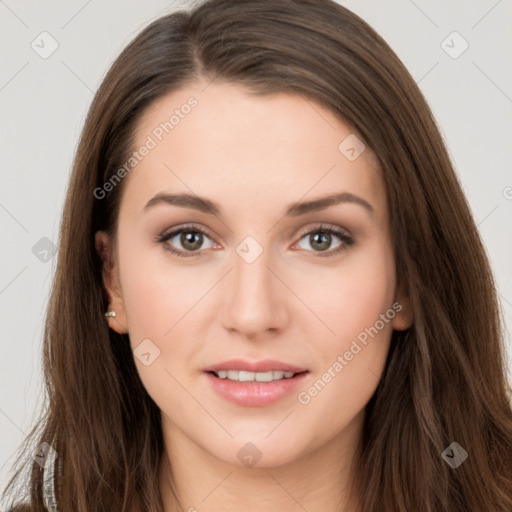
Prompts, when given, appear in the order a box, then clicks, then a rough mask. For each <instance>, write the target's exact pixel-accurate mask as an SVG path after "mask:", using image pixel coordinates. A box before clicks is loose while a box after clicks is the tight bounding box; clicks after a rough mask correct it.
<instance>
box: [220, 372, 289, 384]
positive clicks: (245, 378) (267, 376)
mask: <svg viewBox="0 0 512 512" xmlns="http://www.w3.org/2000/svg"><path fill="white" fill-rule="evenodd" d="M215 374H216V375H217V377H219V379H226V378H227V379H229V380H238V381H240V382H250V381H255V380H256V381H257V382H272V381H273V380H281V379H282V378H283V377H284V378H285V379H290V378H291V377H293V376H294V375H295V374H294V373H293V372H281V371H275V372H273V371H270V372H246V371H244V370H241V371H238V370H219V371H218V372H215Z"/></svg>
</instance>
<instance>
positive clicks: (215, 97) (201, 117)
mask: <svg viewBox="0 0 512 512" xmlns="http://www.w3.org/2000/svg"><path fill="white" fill-rule="evenodd" d="M360 139H361V137H360V136H358V135H357V134H356V133H355V132H354V130H353V129H352V128H351V127H350V126H349V125H347V124H346V123H345V122H344V121H342V120H341V119H340V118H339V117H338V116H336V115H335V114H334V113H333V112H331V111H330V110H328V109H326V108H325V107H323V106H321V105H319V104H318V103H315V102H314V101H312V100H311V99H307V98H305V97H303V96H301V95H299V94H289V93H274V94H270V95H258V96H256V95H254V94H252V93H251V92H250V91H248V90H247V89H245V88H243V87H241V86H239V85H235V84H225V83H223V84H216V83H212V84H210V85H207V84H204V83H196V84H191V85H189V86H187V87H184V88H182V89H179V90H177V91H174V92H172V93H169V94H167V95H166V96H164V97H162V98H160V99H158V100H156V101H155V102H154V103H153V104H152V105H150V107H149V108H148V109H147V110H146V112H145V113H144V115H143V116H142V118H141V119H140V121H139V123H138V126H137V131H136V137H135V148H134V149H135V150H137V149H139V148H141V147H143V146H144V145H148V141H151V143H150V144H151V146H152V149H151V150H150V151H149V152H148V154H147V156H145V157H144V158H143V159H142V160H141V161H140V162H139V163H138V164H137V166H136V168H135V169H134V170H133V172H131V173H130V176H129V179H128V181H129V182H132V184H131V185H129V184H126V186H127V187H128V188H129V189H131V192H129V193H130V195H131V196H134V194H136V195H137V196H139V197H140V198H141V200H144V199H146V201H147V199H148V196H150V195H151V194H155V193H157V192H159V191H161V190H162V189H164V188H166V189H168V190H171V191H172V190H175V189H176V188H178V189H179V190H180V191H187V192H189V193H196V194H198V195H201V196H210V195H211V194H212V193H213V191H217V192H219V193H221V195H220V196H219V197H218V200H219V201H222V202H226V201H230V202H232V203H235V202H237V201H238V202H240V206H242V205H243V204H245V205H247V204H248V201H250V202H251V201H253V200H257V199H258V198H261V197H262V196H264V197H265V198H266V199H267V200H268V202H269V204H270V203H275V202H276V201H277V202H279V203H286V204H288V203H289V202H293V201H297V200H299V199H300V198H302V197H304V198H305V199H309V198H314V196H318V195H321V194H325V193H332V192H341V191H348V192H351V193H357V194H360V195H364V196H366V198H367V199H372V201H373V202H375V201H376V202H377V203H378V202H381V203H383V202H385V196H384V187H383V182H382V178H381V171H380V169H379V165H378V159H377V158H376V156H375V155H374V154H373V152H372V151H371V150H370V149H369V148H365V149H364V151H362V153H361V154H360V156H358V157H357V158H355V159H354V158H353V157H354V155H355V156H357V153H358V152H359V151H360V150H361V149H362V147H363V146H361V145H360V144H361V142H363V141H361V140H360ZM352 148H354V150H355V152H354V151H351V149H352ZM347 149H348V150H349V152H348V153H347ZM349 157H350V158H349ZM135 184H136V185H135ZM187 189H188V190H187ZM217 195H218V194H217ZM377 207H378V205H377Z"/></svg>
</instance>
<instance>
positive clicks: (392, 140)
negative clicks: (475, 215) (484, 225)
mask: <svg viewBox="0 0 512 512" xmlns="http://www.w3.org/2000/svg"><path fill="white" fill-rule="evenodd" d="M44 366H45V368H44V370H45V375H46V385H47V390H48V394H49V401H48V409H47V413H46V414H45V416H44V418H42V421H41V423H40V425H39V429H37V428H36V429H35V430H34V431H33V433H32V439H34V440H35V442H34V443H33V444H34V445H35V446H37V447H38V448H37V449H36V451H35V452H33V453H29V454H28V457H27V458H26V459H23V458H22V459H20V472H19V473H18V475H15V477H14V478H13V480H12V481H11V486H10V489H8V491H11V492H14V490H15V489H18V491H20V490H21V491H22V492H23V491H24V490H26V489H27V488H28V489H29V492H28V495H27V496H26V497H25V499H22V498H20V494H19V493H18V494H17V495H16V499H15V500H13V501H14V502H13V503H12V506H14V505H16V506H15V508H14V509H13V510H32V511H38V512H39V511H42V510H45V507H46V508H47V509H49V510H60V511H67V510H74V511H80V512H89V511H95V512H97V511H103V510H105V511H107V510H108V511H113V510H115V511H127V512H131V511H142V510H148V511H149V510H151V511H153V510H159V511H165V512H174V511H178V510H189V511H193V510H199V511H201V510H212V511H216V510H223V511H229V510H235V509H236V510H239V509H243V510H248V511H267V510H275V509H277V508H281V509H283V510H287V511H292V510H308V511H317V510H339V511H345V512H355V511H358V512H359V511H364V512H369V511H386V512H387V511H390V512H391V511H393V512H397V511H400V512H405V511H414V512H418V511H425V512H440V511H450V512H452V511H465V512H466V511H475V512H476V511H482V510H486V511H496V512H505V511H510V510H512V457H511V455H512V411H511V406H510V387H509V385H508V383H507V380H506V372H505V365H504V349H503V336H502V331H501V326H500V318H499V314H498V305H497V299H496V291H495V288H494V284H493V278H492V274H491V271H490V268H489V263H488V261H487V258H486V256H485V252H484V249H483V247H482V244H481V242H480V239H479V235H478V233H477V229H476V226H475V223H474V221H473V219H472V217H471V215H470V210H469V208H468V205H467V202H466V200H465V198H464V196H463V194H462V191H461V188H460V185H459V183H458V181H457V178H456V176H455V173H454V170H453V167H452V164H451V162H450V160H449V157H448V154H447V151H446V148H445V147H444V144H443V141H442V138H441V136H440V134H439V131H438V129H437V127H436V124H435V122H434V120H433V117H432V114H431V112H430V110H429V108H428V106H427V104H426V102H425V100H424V98H423V97H422V95H421V93H420V91H419V89H418V87H417V86H416V84H415V82H414V80H413V79H412V78H411V76H410V75H409V73H408V72H407V71H406V70H405V68H404V66H403V65H402V64H401V62H400V61H399V59H398V58H397V57H396V55H395V54H394V53H393V52H392V50H391V49H390V48H389V46H388V45H387V44H386V43H385V42H384V41H383V40H382V39H381V38H380V37H379V36H378V35H377V34H376V33H375V32H374V31H373V30H372V29H371V28H370V27H369V26H368V25H367V24H366V23H365V22H364V21H362V20H361V19H360V18H358V17H357V16H356V15H354V14H353V13H351V12H350V11H348V10H347V9H345V8H343V7H341V6H339V5H337V4H335V3H333V2H330V1H329V0H325V1H314V0H298V1H289V0H286V1H285V0H278V1H273V2H261V1H255V0H242V1H237V2H235V1H231V0H230V1H228V0H210V1H208V2H205V3H203V4H200V5H198V6H196V7H195V8H194V9H193V10H192V11H191V12H179V13H174V14H172V15H168V16H165V17H162V18H160V19H159V20H157V21H155V22H154V23H152V24H151V25H150V26H149V27H148V28H146V29H145V30H144V31H143V32H142V33H141V34H140V35H139V36H138V37H137V38H136V39H135V40H134V41H133V42H132V43H131V44H130V45H129V46H128V47H127V48H126V49H125V50H124V51H123V53H122V54H121V55H120V57H119V58H118V59H117V60H116V62H115V63H114V65H113V66H112V68H111V70H110V71H109V73H108V75H107V76H106V78H105V80H104V81H103V83H102V85H101V87H100V89H99V91H98V93H97V95H96V97H95V99H94V101H93V104H92V106H91V108H90V111H89V115H88V118H87V121H86V125H85V127H84V130H83V134H82V137H81V141H80V145H79V148H78V151H77V154H76V159H75V163H74V168H73V173H72V178H71V182H70V185H69V190H68V195H67V200H66V205H65V211H64V215H63V221H62V227H61V241H60V252H59V260H58V267H57V273H56V276H55V282H54V287H53V293H52V297H51V301H50V304H49V309H48V315H47V322H46V329H45V339H44ZM32 449H33V448H32V445H28V444H27V450H28V451H30V450H32ZM28 466H29V467H30V468H31V475H30V479H29V480H28V481H27V482H26V483H25V481H23V480H22V471H23V468H24V467H28ZM16 486H17V487H16ZM23 502H24V503H25V504H26V505H22V504H21V503H23Z"/></svg>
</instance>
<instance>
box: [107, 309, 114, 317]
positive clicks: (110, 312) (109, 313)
mask: <svg viewBox="0 0 512 512" xmlns="http://www.w3.org/2000/svg"><path fill="white" fill-rule="evenodd" d="M105 316H106V317H109V316H112V317H115V316H116V312H115V311H113V310H112V311H107V312H106V313H105Z"/></svg>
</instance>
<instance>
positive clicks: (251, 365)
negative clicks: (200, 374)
mask: <svg viewBox="0 0 512 512" xmlns="http://www.w3.org/2000/svg"><path fill="white" fill-rule="evenodd" d="M221 370H240V371H246V372H254V373H263V372H270V371H277V372H279V371H281V372H293V373H301V372H305V371H307V369H306V368H300V367H298V366H294V365H291V364H287V363H283V362H281V361H276V360H273V359H264V360H262V361H244V360H243V359H230V360H229V361H224V362H222V363H218V364H214V365H212V366H209V367H208V368H205V370H204V371H205V372H218V371H221Z"/></svg>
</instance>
